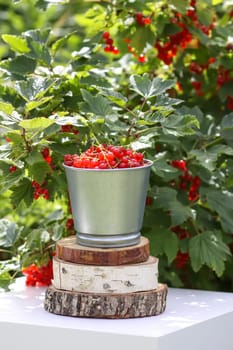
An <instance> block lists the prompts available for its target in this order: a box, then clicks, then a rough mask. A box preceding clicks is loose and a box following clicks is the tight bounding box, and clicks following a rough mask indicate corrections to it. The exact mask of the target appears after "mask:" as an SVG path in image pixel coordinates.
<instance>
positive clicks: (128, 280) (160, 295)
mask: <svg viewBox="0 0 233 350" xmlns="http://www.w3.org/2000/svg"><path fill="white" fill-rule="evenodd" d="M53 270H54V281H53V285H52V286H50V287H48V289H47V290H46V294H45V302H44V307H45V309H46V310H47V311H49V312H52V313H55V314H59V315H65V316H75V317H93V318H115V319H116V318H130V317H145V316H155V315H158V314H160V313H162V312H163V311H164V310H165V307H166V297H167V286H166V285H165V284H159V283H158V259H157V258H156V257H153V256H150V247H149V241H148V239H147V238H145V237H143V236H142V237H141V239H140V242H139V244H137V245H134V246H131V247H124V248H91V247H85V246H81V245H79V244H77V242H76V237H75V236H72V237H67V238H64V239H61V240H60V241H58V242H57V245H56V257H54V259H53Z"/></svg>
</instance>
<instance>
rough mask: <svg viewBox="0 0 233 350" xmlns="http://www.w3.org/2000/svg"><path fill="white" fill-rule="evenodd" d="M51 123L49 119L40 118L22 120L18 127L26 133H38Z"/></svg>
mask: <svg viewBox="0 0 233 350" xmlns="http://www.w3.org/2000/svg"><path fill="white" fill-rule="evenodd" d="M53 123H54V121H53V120H51V119H48V118H45V117H40V118H33V119H25V120H22V121H21V122H20V123H19V125H20V126H21V127H22V128H24V129H25V130H26V131H28V132H36V131H37V132H39V131H43V130H44V129H46V128H48V127H49V126H50V125H52V124H53Z"/></svg>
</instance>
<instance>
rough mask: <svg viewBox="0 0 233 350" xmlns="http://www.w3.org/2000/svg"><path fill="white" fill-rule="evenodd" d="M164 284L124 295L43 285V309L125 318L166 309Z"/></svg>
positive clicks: (67, 313)
mask: <svg viewBox="0 0 233 350" xmlns="http://www.w3.org/2000/svg"><path fill="white" fill-rule="evenodd" d="M167 290H168V288H167V285H165V284H159V285H158V288H157V289H153V290H150V291H144V292H137V293H127V294H94V293H81V292H72V291H64V290H59V289H56V288H55V287H54V286H50V287H48V288H47V290H46V293H45V301H44V308H45V310H46V311H48V312H51V313H54V314H57V315H63V316H73V317H90V318H111V319H125V318H136V317H146V316H156V315H159V314H161V313H162V312H163V311H164V310H165V308H166V298H167Z"/></svg>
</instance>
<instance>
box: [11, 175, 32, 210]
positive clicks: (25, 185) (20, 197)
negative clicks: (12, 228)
mask: <svg viewBox="0 0 233 350" xmlns="http://www.w3.org/2000/svg"><path fill="white" fill-rule="evenodd" d="M32 200H33V188H32V184H31V181H30V180H29V179H27V178H23V179H22V180H21V181H20V182H19V184H18V185H17V186H15V187H13V188H12V194H11V202H12V205H13V206H14V207H17V206H18V205H19V204H20V203H21V202H22V201H23V202H25V204H26V205H27V206H30V205H31V204H32Z"/></svg>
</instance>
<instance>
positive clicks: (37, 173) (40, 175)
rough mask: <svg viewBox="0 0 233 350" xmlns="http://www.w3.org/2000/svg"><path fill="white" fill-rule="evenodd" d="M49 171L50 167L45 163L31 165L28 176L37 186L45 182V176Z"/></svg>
mask: <svg viewBox="0 0 233 350" xmlns="http://www.w3.org/2000/svg"><path fill="white" fill-rule="evenodd" d="M50 171H51V168H50V166H49V165H48V163H47V162H45V161H42V162H38V163H33V164H32V165H31V166H30V167H29V175H30V176H31V177H32V178H33V179H34V180H35V181H36V182H38V183H39V184H42V183H43V181H44V180H45V178H46V176H47V174H48V173H49V172H50Z"/></svg>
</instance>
